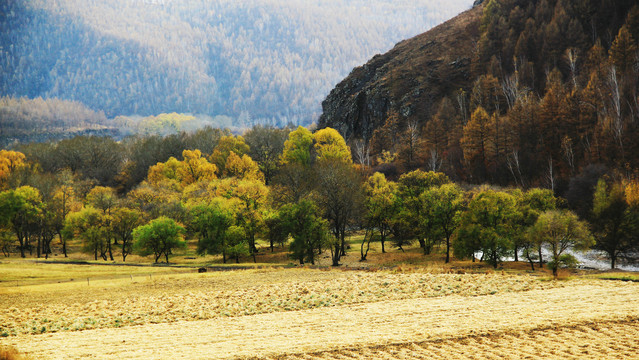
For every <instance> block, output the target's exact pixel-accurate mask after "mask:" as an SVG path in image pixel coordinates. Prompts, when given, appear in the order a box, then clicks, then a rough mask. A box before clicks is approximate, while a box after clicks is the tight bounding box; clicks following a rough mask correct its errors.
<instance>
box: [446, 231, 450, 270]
mask: <svg viewBox="0 0 639 360" xmlns="http://www.w3.org/2000/svg"><path fill="white" fill-rule="evenodd" d="M449 262H450V236H447V237H446V264H448V263H449Z"/></svg>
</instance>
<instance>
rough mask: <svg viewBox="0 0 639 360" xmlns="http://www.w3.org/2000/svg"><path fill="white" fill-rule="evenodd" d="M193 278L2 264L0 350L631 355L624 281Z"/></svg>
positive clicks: (638, 295) (422, 274)
mask: <svg viewBox="0 0 639 360" xmlns="http://www.w3.org/2000/svg"><path fill="white" fill-rule="evenodd" d="M466 265H468V266H469V267H470V266H471V264H466ZM195 270H196V269H194V268H179V267H149V266H119V265H110V266H107V265H71V264H40V263H38V264H36V263H32V262H26V261H19V260H12V261H3V262H2V263H0V308H1V309H2V311H1V312H0V335H2V337H0V346H5V347H6V346H10V347H13V348H15V349H17V350H18V351H19V352H20V353H22V354H24V355H25V356H27V357H28V358H31V359H85V358H92V359H116V358H123V357H124V358H130V359H174V358H184V359H218V358H219V359H234V358H251V357H256V358H271V359H290V360H293V359H370V358H380V359H430V358H452V359H468V358H513V359H514V358H529V359H536V358H538V359H547V358H557V359H564V358H574V359H583V358H592V359H600V358H633V356H632V355H634V354H638V353H639V352H638V351H639V345H638V344H639V341H637V340H636V339H638V338H639V337H638V336H637V335H639V283H637V282H633V281H611V280H603V279H598V278H596V277H593V276H575V277H572V278H569V279H565V280H559V281H555V280H549V278H548V277H547V276H544V275H542V273H539V272H537V273H528V272H525V271H521V270H507V271H505V272H504V271H497V272H494V271H491V270H489V269H486V268H481V269H478V268H473V273H470V272H469V273H465V271H461V270H451V268H445V267H443V266H440V267H432V266H431V267H418V266H411V267H410V268H408V267H406V266H404V267H403V268H402V267H398V268H393V269H391V270H372V269H371V270H346V269H345V268H344V269H310V268H262V269H257V268H256V269H249V270H233V271H217V272H208V273H202V274H198V273H196V272H195ZM38 274H41V275H38ZM624 276H626V277H628V276H630V277H632V276H633V275H632V274H629V275H624ZM87 277H89V278H90V281H89V283H88V284H87V281H86V278H87ZM70 279H73V281H71V280H70ZM21 283H22V284H24V285H20V284H21ZM637 356H639V355H637Z"/></svg>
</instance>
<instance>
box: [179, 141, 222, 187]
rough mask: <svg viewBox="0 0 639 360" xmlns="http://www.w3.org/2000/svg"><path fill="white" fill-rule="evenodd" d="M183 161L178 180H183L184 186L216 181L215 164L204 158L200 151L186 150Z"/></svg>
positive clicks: (183, 152)
mask: <svg viewBox="0 0 639 360" xmlns="http://www.w3.org/2000/svg"><path fill="white" fill-rule="evenodd" d="M182 157H183V158H184V160H182V161H181V163H180V166H179V167H178V170H177V172H178V174H177V176H178V178H179V179H180V180H181V184H182V186H186V185H189V184H193V183H195V182H198V181H211V180H213V179H216V178H217V177H216V176H215V172H216V171H217V167H216V166H215V164H211V163H209V161H208V160H207V159H206V158H205V157H202V152H201V151H200V150H197V149H196V150H184V151H182Z"/></svg>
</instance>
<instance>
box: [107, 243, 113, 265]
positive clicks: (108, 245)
mask: <svg viewBox="0 0 639 360" xmlns="http://www.w3.org/2000/svg"><path fill="white" fill-rule="evenodd" d="M107 248H108V250H109V258H110V259H111V261H113V251H112V250H111V239H110V238H108V239H107Z"/></svg>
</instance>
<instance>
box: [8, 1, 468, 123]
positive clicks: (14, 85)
mask: <svg viewBox="0 0 639 360" xmlns="http://www.w3.org/2000/svg"><path fill="white" fill-rule="evenodd" d="M471 2H472V1H471V0H454V1H447V2H445V3H433V2H432V1H427V0H420V1H406V0H402V1H389V0H376V1H345V0H342V1H334V2H330V3H327V2H323V1H306V0H304V1H302V0H297V1H277V0H260V1H255V2H250V3H247V2H236V1H216V2H208V1H203V0H192V1H142V0H135V1H134V0H116V1H108V2H102V1H78V0H62V1H55V2H52V1H44V0H37V1H26V0H12V1H4V2H2V3H1V4H0V29H2V31H1V32H0V68H2V70H3V71H2V72H0V95H3V96H11V97H15V98H20V97H27V98H30V99H33V98H37V97H43V98H45V99H49V98H58V99H61V100H70V101H78V102H80V103H83V104H85V105H86V106H87V107H88V108H90V109H92V110H94V111H103V112H104V113H105V115H106V116H107V117H108V118H113V117H115V116H118V115H127V116H129V115H140V116H151V115H158V114H161V113H172V112H176V113H185V114H187V113H188V114H206V115H210V116H212V117H213V116H217V115H228V116H230V117H232V118H235V119H238V121H239V120H241V121H242V122H243V123H244V125H246V126H247V127H250V126H251V125H253V124H254V123H269V124H271V125H286V124H288V123H302V124H310V123H311V122H312V121H315V120H316V119H317V117H318V116H319V112H320V106H319V104H320V101H321V100H322V98H323V97H324V96H326V94H328V92H329V90H330V88H331V87H332V86H333V85H334V84H335V83H336V82H337V81H338V80H339V79H340V78H342V77H343V76H345V75H346V74H347V73H348V71H350V69H351V68H353V67H354V66H356V65H357V64H360V63H361V62H363V61H364V60H365V59H366V58H368V57H370V56H372V55H373V54H375V53H377V52H381V51H385V50H386V49H388V48H390V47H391V46H392V45H393V44H394V43H395V42H397V41H399V40H401V39H403V38H406V37H409V36H413V35H414V34H417V33H419V32H422V31H424V30H426V29H428V28H430V27H432V26H434V25H436V24H438V23H440V22H442V21H443V20H445V19H447V18H450V17H452V16H454V15H456V14H458V13H459V12H460V11H462V10H464V9H467V8H468V7H470V5H471ZM234 125H235V124H234Z"/></svg>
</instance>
